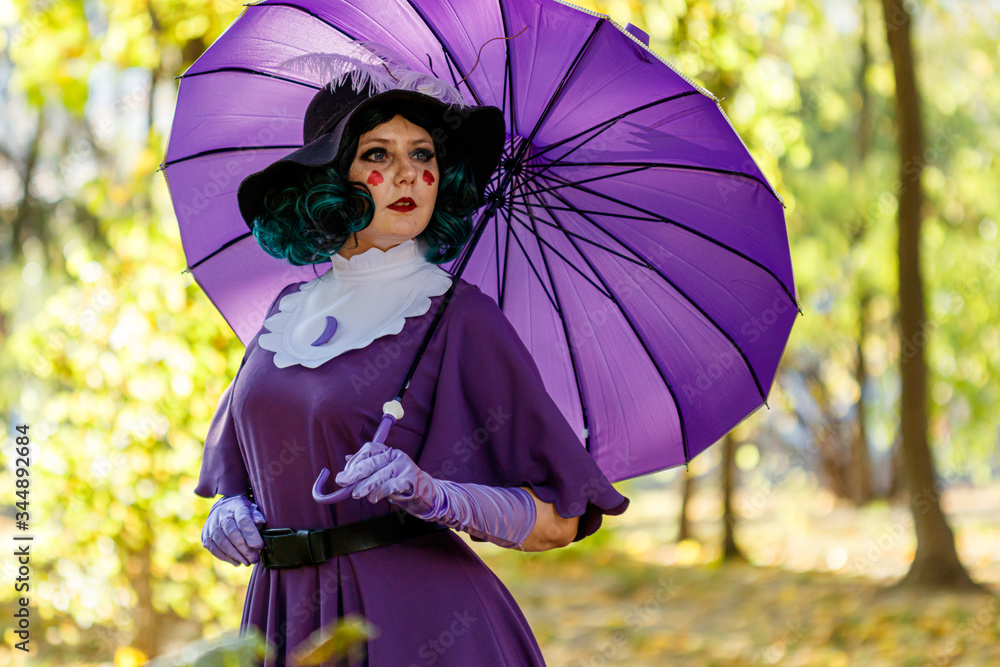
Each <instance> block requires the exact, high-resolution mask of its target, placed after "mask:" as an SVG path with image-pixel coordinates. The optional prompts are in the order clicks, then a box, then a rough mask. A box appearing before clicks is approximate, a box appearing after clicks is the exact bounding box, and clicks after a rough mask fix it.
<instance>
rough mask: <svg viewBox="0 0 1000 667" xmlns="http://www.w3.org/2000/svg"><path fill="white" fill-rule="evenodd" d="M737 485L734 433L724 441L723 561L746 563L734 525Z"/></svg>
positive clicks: (727, 435)
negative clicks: (734, 492) (734, 498)
mask: <svg viewBox="0 0 1000 667" xmlns="http://www.w3.org/2000/svg"><path fill="white" fill-rule="evenodd" d="M735 483H736V438H734V437H733V434H732V432H729V433H727V434H726V437H725V438H723V440H722V525H723V527H724V532H723V537H722V560H741V561H745V560H746V556H744V555H743V552H742V551H740V548H739V547H738V546H736V538H735V536H734V534H733V533H734V524H735V523H736V514H735V513H734V512H733V486H735Z"/></svg>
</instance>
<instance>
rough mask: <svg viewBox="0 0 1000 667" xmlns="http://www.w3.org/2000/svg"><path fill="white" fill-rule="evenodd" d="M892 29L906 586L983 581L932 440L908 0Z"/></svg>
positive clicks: (893, 17)
mask: <svg viewBox="0 0 1000 667" xmlns="http://www.w3.org/2000/svg"><path fill="white" fill-rule="evenodd" d="M882 9H883V12H884V16H885V26H886V37H887V40H888V42H889V51H890V53H891V55H892V67H893V72H894V73H895V79H896V119H897V126H898V128H899V178H900V192H899V248H898V252H899V321H900V332H899V337H900V382H901V393H900V421H901V424H902V449H903V469H904V472H905V481H906V485H907V490H908V492H909V502H910V510H911V512H912V513H913V523H914V528H915V529H916V535H917V552H916V555H915V556H914V559H913V563H911V564H910V570H909V572H907V574H906V576H905V577H904V578H903V579H902V581H901V582H900V583H899V586H900V587H903V588H908V589H915V588H950V589H974V588H977V586H976V584H975V583H973V581H972V579H971V578H970V577H969V574H968V572H966V570H965V568H964V567H963V566H962V563H961V561H959V559H958V553H957V552H956V550H955V537H954V535H953V534H952V531H951V527H950V526H949V525H948V522H947V520H946V519H945V516H944V513H943V512H942V511H941V503H940V486H939V484H938V483H937V482H936V480H935V469H934V460H933V458H932V455H931V450H930V446H929V445H928V442H927V365H926V360H925V358H924V343H925V339H926V338H927V335H928V332H927V331H926V330H925V327H926V324H927V318H926V312H925V307H924V289H923V278H922V276H921V270H920V223H921V208H922V204H923V191H922V189H921V184H920V176H921V174H922V172H923V166H924V139H923V128H922V127H921V120H920V94H919V92H918V90H917V81H916V76H915V73H914V57H913V50H912V44H911V41H910V15H909V12H908V11H907V9H906V7H904V6H903V2H902V0H882Z"/></svg>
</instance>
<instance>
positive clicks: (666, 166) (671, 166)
mask: <svg viewBox="0 0 1000 667" xmlns="http://www.w3.org/2000/svg"><path fill="white" fill-rule="evenodd" d="M524 166H525V167H539V166H541V167H543V169H542V171H545V170H547V169H549V168H550V167H642V168H643V169H656V168H664V169H688V170H691V171H706V172H710V173H713V174H723V175H726V176H742V177H744V178H749V179H752V180H754V181H756V182H758V183H760V184H761V185H763V186H764V189H765V190H767V191H768V192H769V193H770V194H771V196H772V197H774V198H775V199H776V200H777V201H778V202H779V203H780V201H781V200H780V199H778V198H777V196H776V195H775V194H774V192H772V191H771V188H770V187H768V185H767V183H765V182H764V181H762V180H761V179H760V178H758V177H756V176H754V175H753V174H748V173H746V172H744V171H733V170H730V169H719V168H717V167H703V166H700V165H691V164H677V163H673V162H561V161H558V160H556V161H552V162H548V163H546V164H544V165H540V164H525V165H524ZM541 175H542V172H537V173H535V174H534V176H541ZM620 175H621V174H612V175H611V176H620ZM534 176H532V178H533V177H534ZM529 180H530V179H529Z"/></svg>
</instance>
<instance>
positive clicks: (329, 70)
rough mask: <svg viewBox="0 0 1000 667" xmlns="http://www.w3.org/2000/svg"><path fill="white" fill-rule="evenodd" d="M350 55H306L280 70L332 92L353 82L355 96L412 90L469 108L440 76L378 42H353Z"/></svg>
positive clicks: (462, 98) (283, 65)
mask: <svg viewBox="0 0 1000 667" xmlns="http://www.w3.org/2000/svg"><path fill="white" fill-rule="evenodd" d="M349 47H350V52H348V53H324V52H314V53H306V54H303V55H301V56H295V57H294V58H289V59H287V60H285V61H283V62H281V63H280V64H279V67H280V68H282V69H285V70H288V71H289V72H293V73H295V74H298V75H300V76H304V77H307V78H308V79H310V80H311V81H313V82H315V83H322V84H323V85H325V86H326V87H327V88H329V89H330V90H331V91H332V90H334V89H335V88H338V87H340V86H342V85H345V84H346V83H347V80H348V79H350V81H351V87H352V88H353V89H354V91H355V92H361V91H362V90H364V89H365V87H366V86H371V88H372V89H373V90H374V91H375V93H376V94H378V93H384V92H386V91H388V90H410V91H413V92H417V93H422V94H424V95H428V96H430V97H433V98H435V99H437V100H440V101H441V102H444V103H445V104H457V105H461V106H466V103H465V98H464V97H462V93H460V92H459V91H458V89H457V88H455V87H454V86H452V85H450V84H448V83H445V82H444V81H442V80H441V79H439V78H437V77H436V76H432V75H430V74H424V73H423V72H417V71H415V70H413V69H412V68H410V67H409V66H408V65H407V64H406V62H405V61H404V60H403V59H402V58H400V57H399V55H398V54H396V53H395V52H393V51H392V50H391V49H389V48H388V47H387V46H385V45H383V44H379V43H377V42H369V41H362V40H353V41H351V42H350V43H349Z"/></svg>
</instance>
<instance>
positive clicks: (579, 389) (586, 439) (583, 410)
mask: <svg viewBox="0 0 1000 667" xmlns="http://www.w3.org/2000/svg"><path fill="white" fill-rule="evenodd" d="M520 188H521V184H520V183H518V185H517V189H520ZM528 215H529V216H530V217H532V218H534V217H535V216H534V215H532V214H531V213H529V214H528ZM518 222H519V223H521V224H522V225H524V222H523V221H521V220H518ZM525 227H527V225H525ZM532 227H534V225H532ZM531 231H532V233H533V234H534V235H535V239H536V240H537V241H544V239H542V237H541V235H540V234H539V233H538V230H537V229H532V230H531ZM545 245H548V246H549V247H550V248H552V250H553V251H554V252H555V253H556V254H557V255H559V257H560V259H562V260H563V261H564V262H566V263H567V264H569V265H570V266H572V267H573V268H574V269H576V270H577V271H579V272H580V275H581V276H583V277H584V278H586V279H587V281H588V282H590V284H592V285H594V287H595V288H597V290H598V291H599V292H601V293H602V294H604V295H605V296H607V297H609V298H611V295H610V294H606V293H605V292H604V291H603V290H601V289H600V288H599V287H597V285H596V284H594V282H593V281H592V280H590V278H589V277H587V276H585V275H584V274H583V272H582V271H580V269H578V268H577V267H576V265H574V264H573V263H572V262H569V261H568V260H567V259H566V258H565V257H563V255H562V253H560V252H559V251H558V250H556V249H555V248H553V247H552V246H551V245H549V244H548V243H547V242H546V243H545ZM538 253H539V255H540V256H541V258H542V264H544V265H545V273H546V275H548V277H549V283H550V284H551V285H552V294H553V295H554V296H555V298H556V301H557V302H558V304H559V306H558V307H557V308H556V312H557V313H559V321H560V323H561V324H562V328H563V337H564V338H565V340H566V349H567V350H569V360H570V363H571V364H572V365H573V380H574V381H575V384H576V394H577V400H579V402H580V414H581V415H582V417H583V430H584V433H586V435H585V436H583V447H584V449H586V450H587V451H588V452H590V420H589V419H588V417H587V403H586V401H584V400H583V385H582V384H581V383H580V370H579V368H578V367H577V363H576V355H575V354H573V341H571V340H570V337H569V329H568V328H567V327H566V316H565V315H563V309H562V300H561V299H560V298H559V290H558V289H556V281H555V278H553V277H552V270H551V269H550V267H549V261H548V260H547V259H546V258H545V251H544V250H542V247H541V245H539V246H538Z"/></svg>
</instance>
